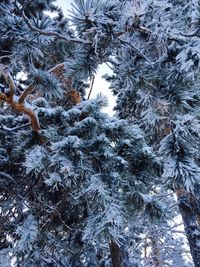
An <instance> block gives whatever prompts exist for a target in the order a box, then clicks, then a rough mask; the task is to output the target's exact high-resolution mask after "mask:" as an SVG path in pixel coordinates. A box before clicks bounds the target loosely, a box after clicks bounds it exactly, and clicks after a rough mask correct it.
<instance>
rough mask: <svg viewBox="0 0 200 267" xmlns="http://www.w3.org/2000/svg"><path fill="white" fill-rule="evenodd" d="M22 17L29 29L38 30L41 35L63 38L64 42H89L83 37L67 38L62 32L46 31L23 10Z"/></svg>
mask: <svg viewBox="0 0 200 267" xmlns="http://www.w3.org/2000/svg"><path fill="white" fill-rule="evenodd" d="M22 17H23V19H24V21H25V23H26V24H27V26H28V27H29V28H30V29H31V30H33V31H35V32H38V33H39V34H41V35H45V36H54V37H55V38H57V39H59V40H63V41H64V42H65V43H77V44H91V42H90V41H87V40H83V39H80V38H67V37H66V36H64V35H62V34H59V33H58V32H53V31H48V32H47V31H43V30H40V29H38V28H37V27H35V26H34V25H33V24H32V23H31V22H30V20H29V19H28V18H27V16H26V15H25V13H24V12H22Z"/></svg>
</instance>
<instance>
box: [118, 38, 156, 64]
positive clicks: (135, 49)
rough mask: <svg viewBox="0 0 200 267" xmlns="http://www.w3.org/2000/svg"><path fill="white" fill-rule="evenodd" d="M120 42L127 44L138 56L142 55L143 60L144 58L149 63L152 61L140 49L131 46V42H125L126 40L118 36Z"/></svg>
mask: <svg viewBox="0 0 200 267" xmlns="http://www.w3.org/2000/svg"><path fill="white" fill-rule="evenodd" d="M117 39H118V40H119V41H120V42H121V43H122V44H126V45H129V46H130V47H131V48H132V49H133V51H134V52H135V53H136V54H137V55H138V56H140V57H142V58H143V59H144V60H146V61H147V62H148V63H150V64H152V62H151V61H150V60H149V59H148V58H147V57H146V56H145V55H144V54H143V53H141V52H140V50H139V49H137V48H136V47H135V46H133V45H132V44H130V43H129V42H127V41H124V40H122V39H120V38H117Z"/></svg>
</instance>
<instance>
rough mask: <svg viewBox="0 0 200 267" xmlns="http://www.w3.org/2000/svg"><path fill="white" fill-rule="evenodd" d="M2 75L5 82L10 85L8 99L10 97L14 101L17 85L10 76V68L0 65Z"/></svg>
mask: <svg viewBox="0 0 200 267" xmlns="http://www.w3.org/2000/svg"><path fill="white" fill-rule="evenodd" d="M0 74H1V76H2V77H3V78H4V80H5V81H6V82H7V83H8V86H9V89H10V91H9V94H8V96H7V97H9V99H10V100H11V101H12V99H13V96H14V94H15V83H14V81H13V78H12V76H11V74H10V70H9V68H8V67H7V66H6V65H3V64H0Z"/></svg>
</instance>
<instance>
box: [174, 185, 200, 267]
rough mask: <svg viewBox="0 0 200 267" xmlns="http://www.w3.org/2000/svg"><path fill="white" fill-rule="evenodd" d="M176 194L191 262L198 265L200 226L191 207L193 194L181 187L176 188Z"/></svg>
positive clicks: (196, 266)
mask: <svg viewBox="0 0 200 267" xmlns="http://www.w3.org/2000/svg"><path fill="white" fill-rule="evenodd" d="M176 195H177V199H178V205H179V210H180V213H181V216H182V219H183V223H184V228H185V233H186V236H187V239H188V243H189V246H190V251H191V255H192V258H193V262H194V265H195V267H200V226H199V224H198V219H199V216H198V214H196V212H195V209H194V207H193V204H194V196H192V197H191V195H190V194H189V193H188V192H186V191H185V190H184V189H183V188H178V189H177V190H176Z"/></svg>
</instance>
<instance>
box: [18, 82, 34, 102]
mask: <svg viewBox="0 0 200 267" xmlns="http://www.w3.org/2000/svg"><path fill="white" fill-rule="evenodd" d="M32 91H33V83H30V84H29V85H28V86H27V87H26V89H25V90H24V91H23V93H22V94H21V96H20V97H19V100H18V102H19V103H23V102H24V101H25V99H26V97H27V96H28V95H29V94H30V93H31V92H32Z"/></svg>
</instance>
